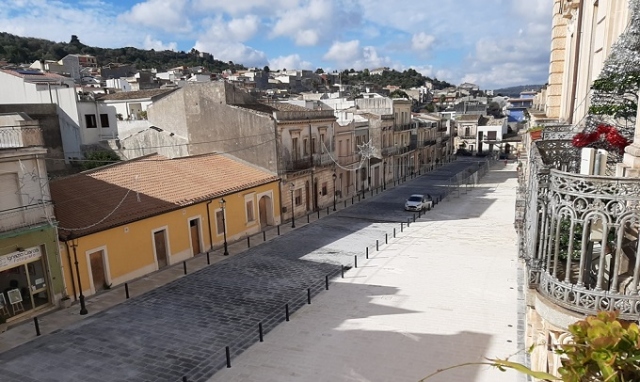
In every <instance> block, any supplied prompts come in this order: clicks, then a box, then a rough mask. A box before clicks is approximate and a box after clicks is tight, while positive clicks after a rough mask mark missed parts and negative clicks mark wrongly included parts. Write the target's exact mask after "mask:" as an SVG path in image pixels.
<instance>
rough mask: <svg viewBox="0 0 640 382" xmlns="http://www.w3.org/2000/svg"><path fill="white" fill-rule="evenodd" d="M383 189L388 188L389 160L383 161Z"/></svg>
mask: <svg viewBox="0 0 640 382" xmlns="http://www.w3.org/2000/svg"><path fill="white" fill-rule="evenodd" d="M382 189H383V190H386V189H387V161H386V159H385V160H384V162H382Z"/></svg>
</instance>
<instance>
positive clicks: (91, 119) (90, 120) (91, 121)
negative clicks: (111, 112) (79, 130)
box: [84, 114, 98, 129]
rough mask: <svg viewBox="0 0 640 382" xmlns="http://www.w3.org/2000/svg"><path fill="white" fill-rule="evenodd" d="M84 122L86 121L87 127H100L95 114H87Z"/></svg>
mask: <svg viewBox="0 0 640 382" xmlns="http://www.w3.org/2000/svg"><path fill="white" fill-rule="evenodd" d="M84 122H85V125H86V126H87V129H95V128H97V127H98V124H97V123H96V116H95V114H85V115H84Z"/></svg>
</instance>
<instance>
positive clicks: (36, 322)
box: [33, 317, 40, 336]
mask: <svg viewBox="0 0 640 382" xmlns="http://www.w3.org/2000/svg"><path fill="white" fill-rule="evenodd" d="M33 324H34V325H35V326H36V336H39V335H40V324H38V317H33Z"/></svg>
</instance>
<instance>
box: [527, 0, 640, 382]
mask: <svg viewBox="0 0 640 382" xmlns="http://www.w3.org/2000/svg"><path fill="white" fill-rule="evenodd" d="M637 3H638V2H637V0H608V1H604V0H600V1H595V2H594V1H584V0H583V1H576V0H573V1H569V0H563V1H561V0H555V1H554V5H553V13H552V14H550V17H551V16H552V17H553V27H552V30H551V32H552V43H551V55H550V70H549V81H548V86H547V87H546V89H544V91H543V92H541V93H540V94H538V96H537V98H536V100H535V102H534V109H532V110H530V111H529V114H530V116H531V121H530V123H531V124H532V125H534V126H535V125H542V126H545V129H544V130H542V136H541V138H539V139H538V140H533V139H532V137H531V136H530V135H529V134H527V135H526V136H525V146H526V149H525V152H523V153H522V154H523V156H524V157H526V161H524V162H523V163H522V166H521V167H519V179H520V186H519V189H518V199H517V202H516V221H515V226H516V230H517V232H518V236H519V255H520V258H521V259H522V260H523V264H524V269H525V279H526V283H527V287H528V288H526V289H525V301H526V344H525V345H526V346H530V345H534V344H535V345H536V346H535V347H534V350H533V352H532V354H531V367H532V368H533V369H534V370H541V371H549V372H552V373H555V372H556V371H557V368H558V367H559V366H560V358H559V356H558V355H557V354H555V352H554V351H555V349H556V348H557V346H558V345H559V344H563V343H566V342H568V341H570V340H571V339H570V336H569V335H568V334H567V328H568V326H569V325H570V324H572V323H574V322H575V321H577V320H579V319H582V318H584V316H585V315H591V314H595V313H596V312H597V311H600V310H617V311H619V313H620V318H622V319H626V320H633V321H637V319H638V313H639V311H638V308H639V307H640V293H639V291H640V259H639V258H638V253H639V252H638V251H639V250H640V246H639V245H638V244H639V242H640V240H639V237H640V236H639V234H638V232H639V231H640V224H639V222H640V214H639V213H638V210H637V208H636V207H635V206H636V205H637V203H638V202H637V201H638V200H639V199H640V191H638V190H640V177H639V176H638V175H639V174H640V172H639V171H638V169H639V168H640V144H637V143H633V144H631V145H630V146H627V147H626V148H625V150H624V151H625V154H624V160H622V163H615V161H616V160H617V158H620V156H618V155H617V153H614V152H606V151H599V152H597V153H595V152H594V153H593V154H594V158H595V159H592V158H590V157H589V155H591V152H590V151H588V150H586V151H585V150H583V149H580V148H578V147H574V146H573V145H572V138H573V137H574V136H575V134H576V133H577V132H579V131H581V130H582V129H583V128H584V124H585V121H586V120H587V117H588V113H589V106H590V105H591V101H592V99H591V95H592V90H591V86H592V85H593V82H594V80H596V79H598V77H599V75H600V73H601V71H602V69H603V68H604V67H605V65H607V61H606V60H607V58H608V57H609V56H610V55H611V53H612V51H614V50H615V49H619V48H618V47H616V46H615V43H616V41H618V39H619V38H620V36H621V35H622V33H624V31H625V30H626V28H628V27H629V22H630V20H631V22H633V20H634V19H635V20H637V19H638V17H637V16H636V17H633V18H631V17H630V16H631V14H630V13H631V11H635V12H639V11H640V7H639V6H638V4H637ZM630 6H631V7H630ZM633 27H635V28H636V29H637V28H638V26H633ZM635 53H636V54H637V52H635ZM613 70H615V68H613ZM627 121H628V122H630V123H634V118H629V119H628V120H627ZM618 122H620V121H618ZM635 123H636V133H635V138H636V139H635V142H638V141H640V127H639V126H638V125H637V122H635ZM636 145H638V146H636ZM585 154H587V155H586V156H585ZM612 154H616V155H612ZM611 157H613V158H614V161H613V162H612V161H611V160H607V158H611ZM585 163H586V164H589V165H587V166H585V165H584V164H585Z"/></svg>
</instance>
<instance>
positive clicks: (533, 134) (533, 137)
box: [529, 130, 542, 141]
mask: <svg viewBox="0 0 640 382" xmlns="http://www.w3.org/2000/svg"><path fill="white" fill-rule="evenodd" d="M529 136H530V137H531V140H532V141H535V140H537V139H540V138H542V130H536V131H530V132H529Z"/></svg>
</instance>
